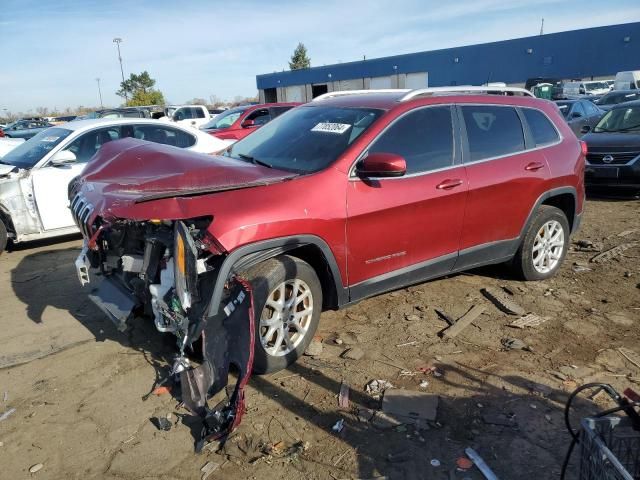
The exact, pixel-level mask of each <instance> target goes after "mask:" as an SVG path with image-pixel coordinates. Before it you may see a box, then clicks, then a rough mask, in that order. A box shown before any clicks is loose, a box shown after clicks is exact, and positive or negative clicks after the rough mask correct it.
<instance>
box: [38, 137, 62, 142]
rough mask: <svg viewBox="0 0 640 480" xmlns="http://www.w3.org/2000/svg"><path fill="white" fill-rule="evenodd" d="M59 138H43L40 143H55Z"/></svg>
mask: <svg viewBox="0 0 640 480" xmlns="http://www.w3.org/2000/svg"><path fill="white" fill-rule="evenodd" d="M59 138H60V137H44V138H43V139H42V140H40V141H41V142H55V141H56V140H58V139H59Z"/></svg>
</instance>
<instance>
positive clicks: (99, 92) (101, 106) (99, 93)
mask: <svg viewBox="0 0 640 480" xmlns="http://www.w3.org/2000/svg"><path fill="white" fill-rule="evenodd" d="M96 82H98V95H99V96H100V108H104V105H102V90H100V77H98V78H96Z"/></svg>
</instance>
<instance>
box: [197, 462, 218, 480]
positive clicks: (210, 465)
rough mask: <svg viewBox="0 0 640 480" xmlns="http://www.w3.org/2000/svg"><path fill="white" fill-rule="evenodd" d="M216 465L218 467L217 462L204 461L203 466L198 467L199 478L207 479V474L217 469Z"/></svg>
mask: <svg viewBox="0 0 640 480" xmlns="http://www.w3.org/2000/svg"><path fill="white" fill-rule="evenodd" d="M218 467H220V464H219V463H215V462H207V463H205V464H204V466H203V467H202V468H201V469H200V471H201V472H202V477H201V480H207V478H209V475H211V474H212V473H213V472H215V471H216V470H217V469H218Z"/></svg>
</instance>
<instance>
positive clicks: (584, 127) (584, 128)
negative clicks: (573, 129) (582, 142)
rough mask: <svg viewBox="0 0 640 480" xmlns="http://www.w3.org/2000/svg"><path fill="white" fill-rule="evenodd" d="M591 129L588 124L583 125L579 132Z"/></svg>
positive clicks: (587, 131)
mask: <svg viewBox="0 0 640 480" xmlns="http://www.w3.org/2000/svg"><path fill="white" fill-rule="evenodd" d="M590 131H591V127H590V126H589V125H584V126H583V127H582V128H581V129H580V133H589V132H590Z"/></svg>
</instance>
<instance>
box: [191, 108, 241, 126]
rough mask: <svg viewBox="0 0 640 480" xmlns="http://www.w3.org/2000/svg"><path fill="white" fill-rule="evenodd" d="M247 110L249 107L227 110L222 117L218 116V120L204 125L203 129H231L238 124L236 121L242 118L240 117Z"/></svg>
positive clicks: (215, 119)
mask: <svg viewBox="0 0 640 480" xmlns="http://www.w3.org/2000/svg"><path fill="white" fill-rule="evenodd" d="M247 108H248V107H239V108H232V109H230V110H227V111H226V112H223V113H221V114H220V115H217V116H216V118H214V119H213V120H211V121H210V122H208V123H206V124H204V125H203V126H202V128H204V129H214V128H215V129H222V128H229V127H230V126H231V125H233V124H234V123H236V120H238V118H240V115H242V114H243V113H244V112H245V111H246V110H247Z"/></svg>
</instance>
